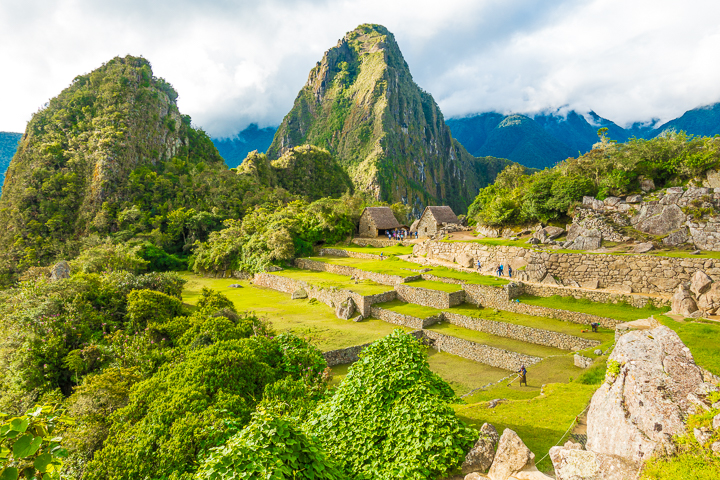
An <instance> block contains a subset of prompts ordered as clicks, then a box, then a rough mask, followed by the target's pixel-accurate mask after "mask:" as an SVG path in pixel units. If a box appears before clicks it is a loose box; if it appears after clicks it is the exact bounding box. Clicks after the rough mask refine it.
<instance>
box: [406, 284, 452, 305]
mask: <svg viewBox="0 0 720 480" xmlns="http://www.w3.org/2000/svg"><path fill="white" fill-rule="evenodd" d="M395 291H396V292H397V294H398V299H400V300H402V301H403V302H408V303H414V304H416V305H422V306H423V307H431V308H438V309H443V308H450V307H454V306H456V305H460V304H461V303H463V302H464V301H465V292H464V291H462V290H460V291H458V292H452V293H450V292H443V291H440V290H430V289H428V288H419V287H412V286H410V285H402V284H400V285H395Z"/></svg>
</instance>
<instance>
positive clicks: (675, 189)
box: [665, 187, 684, 195]
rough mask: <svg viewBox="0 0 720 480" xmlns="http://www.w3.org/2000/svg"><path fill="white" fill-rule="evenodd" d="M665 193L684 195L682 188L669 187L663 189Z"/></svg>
mask: <svg viewBox="0 0 720 480" xmlns="http://www.w3.org/2000/svg"><path fill="white" fill-rule="evenodd" d="M665 193H666V194H671V193H674V194H678V193H679V194H681V195H682V194H683V193H684V190H683V187H670V188H667V189H665Z"/></svg>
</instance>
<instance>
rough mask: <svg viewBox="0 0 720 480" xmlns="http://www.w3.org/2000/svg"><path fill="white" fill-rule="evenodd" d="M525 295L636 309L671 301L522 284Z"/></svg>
mask: <svg viewBox="0 0 720 480" xmlns="http://www.w3.org/2000/svg"><path fill="white" fill-rule="evenodd" d="M523 287H524V290H525V293H527V294H528V295H533V296H535V297H552V296H555V295H560V296H561V297H574V298H578V299H579V298H587V299H588V300H590V301H593V302H599V303H627V304H628V305H632V306H633V307H636V308H643V307H646V306H647V305H648V303H652V304H653V305H655V306H656V307H665V306H668V307H669V306H670V303H671V299H670V298H667V297H659V296H656V297H646V296H643V295H628V294H624V293H616V292H608V291H603V290H579V289H575V288H566V287H555V286H552V285H538V284H532V283H524V284H523Z"/></svg>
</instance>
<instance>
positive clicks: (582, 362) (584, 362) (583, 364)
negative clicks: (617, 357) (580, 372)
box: [573, 353, 593, 368]
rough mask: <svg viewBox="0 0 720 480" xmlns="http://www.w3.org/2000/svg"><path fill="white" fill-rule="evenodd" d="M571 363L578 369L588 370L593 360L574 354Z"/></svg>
mask: <svg viewBox="0 0 720 480" xmlns="http://www.w3.org/2000/svg"><path fill="white" fill-rule="evenodd" d="M573 362H574V363H575V366H576V367H578V368H588V367H589V366H590V365H592V363H593V359H592V358H588V357H585V356H583V355H580V354H579V353H576V354H575V355H573Z"/></svg>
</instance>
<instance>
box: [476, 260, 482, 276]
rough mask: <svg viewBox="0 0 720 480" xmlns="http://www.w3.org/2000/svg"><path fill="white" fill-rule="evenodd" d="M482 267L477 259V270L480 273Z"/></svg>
mask: <svg viewBox="0 0 720 480" xmlns="http://www.w3.org/2000/svg"><path fill="white" fill-rule="evenodd" d="M481 268H482V264H481V263H480V260H478V261H477V271H478V273H480V269H481Z"/></svg>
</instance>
